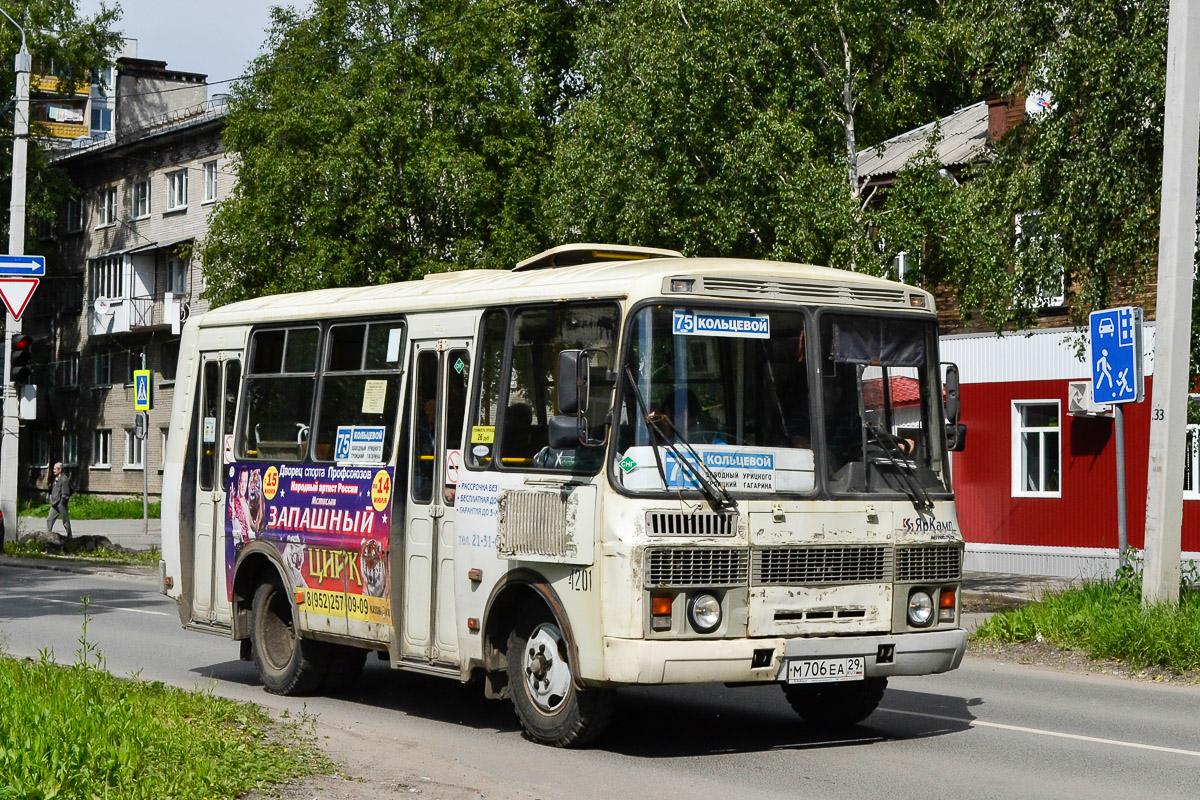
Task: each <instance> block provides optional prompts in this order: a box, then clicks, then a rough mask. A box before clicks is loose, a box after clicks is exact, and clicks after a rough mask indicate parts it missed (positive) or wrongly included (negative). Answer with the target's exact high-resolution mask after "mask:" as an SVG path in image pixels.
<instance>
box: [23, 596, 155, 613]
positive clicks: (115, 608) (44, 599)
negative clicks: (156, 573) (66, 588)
mask: <svg viewBox="0 0 1200 800" xmlns="http://www.w3.org/2000/svg"><path fill="white" fill-rule="evenodd" d="M32 599H34V600H41V601H42V602H44V603H62V604H63V605H64V606H79V607H81V608H82V607H83V603H81V602H79V601H78V600H54V599H51V598H49V597H34V598H32ZM88 608H106V609H109V610H111V611H129V612H131V613H134V614H153V615H155V616H157V617H169V616H171V615H170V614H168V613H167V612H166V611H149V610H147V609H144V608H125V607H124V606H106V605H104V604H103V603H92V602H90V601H89V602H88Z"/></svg>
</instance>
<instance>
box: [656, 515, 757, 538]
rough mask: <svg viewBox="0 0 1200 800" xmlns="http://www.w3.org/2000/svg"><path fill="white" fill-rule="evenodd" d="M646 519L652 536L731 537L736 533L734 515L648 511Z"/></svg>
mask: <svg viewBox="0 0 1200 800" xmlns="http://www.w3.org/2000/svg"><path fill="white" fill-rule="evenodd" d="M646 517H647V522H648V527H649V529H650V534H651V535H653V536H733V535H734V534H736V533H737V519H738V518H737V515H736V514H704V513H700V514H680V513H679V512H677V511H650V512H648V513H647V514H646Z"/></svg>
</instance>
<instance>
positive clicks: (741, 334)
mask: <svg viewBox="0 0 1200 800" xmlns="http://www.w3.org/2000/svg"><path fill="white" fill-rule="evenodd" d="M672 331H673V332H674V334H675V335H676V336H733V337H737V338H741V339H770V338H771V318H770V317H768V316H766V315H765V314H762V315H759V314H712V313H700V312H695V311H684V310H683V309H676V310H675V314H674V316H673V317H672Z"/></svg>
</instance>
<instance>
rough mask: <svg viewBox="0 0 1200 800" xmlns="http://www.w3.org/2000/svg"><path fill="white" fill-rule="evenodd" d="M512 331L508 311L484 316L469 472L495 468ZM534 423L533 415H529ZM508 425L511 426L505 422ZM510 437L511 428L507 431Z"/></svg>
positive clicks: (468, 460)
mask: <svg viewBox="0 0 1200 800" xmlns="http://www.w3.org/2000/svg"><path fill="white" fill-rule="evenodd" d="M507 331H508V312H506V311H505V310H504V309H502V308H493V309H491V310H489V311H488V312H487V313H485V314H484V315H483V325H482V333H481V339H482V341H481V342H480V344H479V381H478V383H479V385H478V388H477V389H476V390H475V403H474V408H473V410H472V412H471V425H470V428H469V430H468V433H469V435H468V436H467V441H466V449H467V452H466V453H465V455H466V462H467V467H468V469H487V468H488V467H490V466H491V465H492V453H493V452H494V450H495V447H496V436H497V428H496V426H497V425H498V420H499V416H500V392H501V391H502V390H503V388H504V387H503V386H501V377H502V370H503V368H504V337H505V334H506V333H507ZM528 419H529V422H527V423H526V424H527V426H528V425H529V424H531V423H532V419H533V416H532V413H530V414H529V417H528ZM505 424H506V425H507V424H508V423H505ZM504 435H505V436H507V435H508V433H507V428H506V429H505V431H504Z"/></svg>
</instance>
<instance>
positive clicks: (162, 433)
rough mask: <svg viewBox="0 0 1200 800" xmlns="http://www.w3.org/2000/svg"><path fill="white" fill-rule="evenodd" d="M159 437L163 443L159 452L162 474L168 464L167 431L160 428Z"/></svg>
mask: <svg viewBox="0 0 1200 800" xmlns="http://www.w3.org/2000/svg"><path fill="white" fill-rule="evenodd" d="M158 436H159V442H160V443H161V446H160V448H159V451H158V471H159V472H162V469H163V467H164V466H166V463H167V429H166V428H159V429H158Z"/></svg>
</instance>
